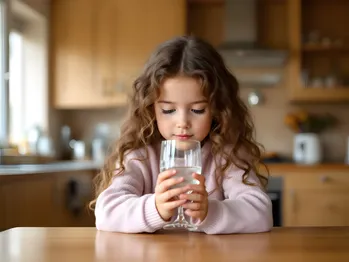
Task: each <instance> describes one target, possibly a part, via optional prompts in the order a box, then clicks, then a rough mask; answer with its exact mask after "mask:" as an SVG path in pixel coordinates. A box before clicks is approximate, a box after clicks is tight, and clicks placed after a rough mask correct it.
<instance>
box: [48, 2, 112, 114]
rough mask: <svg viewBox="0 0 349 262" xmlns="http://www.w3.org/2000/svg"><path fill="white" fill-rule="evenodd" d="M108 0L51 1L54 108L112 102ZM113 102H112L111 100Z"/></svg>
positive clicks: (98, 106) (99, 105) (100, 104)
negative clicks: (101, 0) (103, 0)
mask: <svg viewBox="0 0 349 262" xmlns="http://www.w3.org/2000/svg"><path fill="white" fill-rule="evenodd" d="M109 2H113V1H111V0H110V1H106V2H105V4H99V2H98V1H95V0H56V1H53V2H52V39H51V47H52V50H51V51H52V54H51V55H52V66H51V73H52V85H53V89H54V92H53V93H54V96H53V103H54V106H55V107H56V108H69V109H74V108H104V107H109V106H111V103H110V101H111V99H110V97H111V96H112V95H114V94H112V93H111V92H110V88H109V87H110V85H111V79H110V74H109V75H108V73H107V72H106V70H107V69H108V68H111V67H112V66H113V65H112V64H110V61H111V60H112V59H113V58H112V57H111V55H110V52H111V51H110V50H111V44H110V41H109V39H110V30H112V28H113V23H112V21H111V20H110V19H111V12H110V11H112V10H110V9H109V5H108V3H109ZM113 105H115V104H113Z"/></svg>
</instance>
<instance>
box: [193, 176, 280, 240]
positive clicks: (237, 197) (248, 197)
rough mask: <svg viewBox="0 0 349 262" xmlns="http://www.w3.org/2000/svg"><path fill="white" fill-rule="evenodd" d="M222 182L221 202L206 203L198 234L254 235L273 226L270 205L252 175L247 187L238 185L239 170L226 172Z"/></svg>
mask: <svg viewBox="0 0 349 262" xmlns="http://www.w3.org/2000/svg"><path fill="white" fill-rule="evenodd" d="M229 173H230V174H228V176H227V177H226V178H225V179H224V180H223V185H222V186H223V191H224V197H225V200H223V201H220V200H215V199H209V204H208V213H207V216H206V218H205V220H204V221H202V223H200V225H199V230H200V231H202V232H205V233H207V234H231V233H257V232H265V231H269V230H270V229H271V228H272V226H273V216H272V204H271V200H270V198H269V196H268V195H267V194H266V193H265V192H264V191H263V190H262V189H261V187H260V183H259V180H258V178H257V176H256V175H255V174H250V176H249V179H248V180H249V182H253V183H255V184H257V185H256V186H249V185H245V184H243V183H242V175H243V170H234V171H231V172H229Z"/></svg>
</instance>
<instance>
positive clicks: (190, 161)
mask: <svg viewBox="0 0 349 262" xmlns="http://www.w3.org/2000/svg"><path fill="white" fill-rule="evenodd" d="M168 169H175V170H176V171H177V173H176V175H175V177H183V178H184V181H183V182H182V183H179V184H177V185H176V186H174V188H178V187H184V186H186V185H188V184H199V181H198V180H196V179H194V178H193V173H197V174H201V145H200V142H199V141H196V140H164V141H162V143H161V155H160V172H163V171H165V170H168ZM187 193H188V194H190V193H191V192H187ZM174 228H184V229H188V230H196V229H197V227H196V226H195V225H193V224H192V223H190V222H188V221H187V220H186V218H185V216H184V211H183V207H182V206H180V207H178V216H177V218H176V220H175V221H174V222H172V223H170V224H167V225H165V226H164V229H174Z"/></svg>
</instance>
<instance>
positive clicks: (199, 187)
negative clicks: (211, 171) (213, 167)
mask: <svg viewBox="0 0 349 262" xmlns="http://www.w3.org/2000/svg"><path fill="white" fill-rule="evenodd" d="M188 188H189V190H192V191H194V192H196V193H199V194H202V195H207V191H206V188H205V187H203V186H202V185H188Z"/></svg>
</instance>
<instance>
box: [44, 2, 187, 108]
mask: <svg viewBox="0 0 349 262" xmlns="http://www.w3.org/2000/svg"><path fill="white" fill-rule="evenodd" d="M51 14H52V15H51V71H50V72H51V76H52V78H51V80H52V81H51V86H52V89H53V96H52V102H53V105H54V107H55V108H61V109H79V108H107V107H116V106H123V105H126V103H127V97H128V94H129V92H130V90H131V84H132V82H133V80H134V79H135V77H136V76H137V75H138V74H139V72H140V71H141V69H142V66H143V65H144V63H145V61H146V59H147V58H148V56H149V55H150V53H151V52H152V51H153V49H154V48H155V47H156V46H157V45H158V44H160V43H161V42H163V41H165V40H167V39H169V38H172V37H174V36H177V35H182V34H184V33H185V31H186V1H184V0H165V1H164V0H148V1H138V0H104V1H97V0H54V1H52V10H51Z"/></svg>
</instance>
